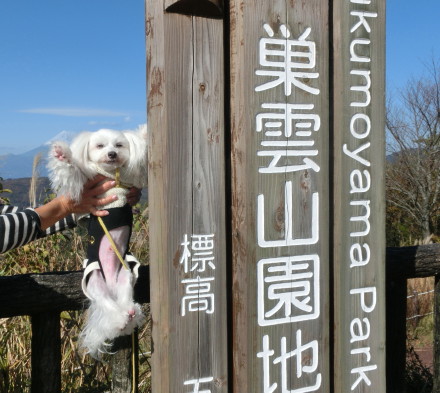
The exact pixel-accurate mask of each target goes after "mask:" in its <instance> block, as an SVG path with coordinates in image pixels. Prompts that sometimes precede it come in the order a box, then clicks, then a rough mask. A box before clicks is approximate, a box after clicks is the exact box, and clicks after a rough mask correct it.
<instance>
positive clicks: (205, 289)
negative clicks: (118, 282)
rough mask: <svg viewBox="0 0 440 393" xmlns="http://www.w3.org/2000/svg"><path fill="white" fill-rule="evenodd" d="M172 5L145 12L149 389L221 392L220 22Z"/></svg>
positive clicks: (152, 1) (153, 2)
mask: <svg viewBox="0 0 440 393" xmlns="http://www.w3.org/2000/svg"><path fill="white" fill-rule="evenodd" d="M170 3H177V2H172V1H171V2H170V1H169V0H165V1H157V0H147V5H146V9H147V16H146V28H147V68H148V76H147V81H148V130H149V134H150V141H149V203H150V228H151V231H150V261H151V318H152V337H153V345H152V389H153V391H154V392H155V393H177V392H179V393H180V392H192V391H211V392H213V393H214V392H216V393H217V392H227V389H228V369H227V367H228V365H227V311H226V302H227V290H226V270H227V266H226V248H227V247H226V240H225V239H226V233H225V231H226V229H225V227H226V222H225V168H224V167H225V164H224V162H225V152H224V138H225V130H224V128H225V125H224V86H225V81H224V68H223V63H224V55H223V53H224V47H223V20H221V19H211V18H207V17H203V18H202V17H195V16H193V15H182V14H180V13H179V14H178V13H170V12H165V11H164V10H165V8H166V7H169V6H170V5H172V4H170ZM182 3H186V4H188V5H189V4H191V3H192V2H182ZM203 3H206V2H203ZM211 3H212V2H211ZM215 3H217V4H219V3H220V2H218V1H217V2H215ZM181 5H182V6H184V5H185V4H181ZM184 8H185V7H184ZM178 11H179V12H181V13H185V14H191V10H190V9H189V10H188V9H180V10H178Z"/></svg>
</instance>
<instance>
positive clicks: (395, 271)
mask: <svg viewBox="0 0 440 393" xmlns="http://www.w3.org/2000/svg"><path fill="white" fill-rule="evenodd" d="M386 260H387V263H386V264H387V285H386V288H387V292H386V293H387V294H386V306H387V310H388V311H387V313H386V315H387V317H386V333H387V337H386V353H387V356H386V357H387V371H386V379H387V393H405V378H404V375H405V359H406V299H407V290H406V280H407V279H409V278H416V277H430V276H436V277H437V276H440V244H433V245H426V246H418V247H403V248H388V249H387V259H386ZM81 277H82V274H81V272H70V273H50V274H28V275H19V276H11V277H0V318H7V317H12V316H19V315H31V317H32V355H31V356H32V384H31V393H60V392H61V354H60V319H59V314H60V312H62V311H67V310H81V309H83V308H84V304H85V301H86V299H85V297H84V295H83V293H82V291H81V284H80V283H81ZM438 282H439V280H438V279H436V286H435V304H434V314H435V321H436V324H435V334H434V337H435V340H434V345H435V346H434V382H435V389H434V391H438V387H439V386H440V385H439V381H440V345H439V337H440V323H439V320H440V285H438ZM148 285H149V269H148V267H142V268H141V270H140V275H139V279H138V283H137V285H136V288H135V292H136V293H135V297H136V300H137V301H138V302H141V303H147V302H149V293H148ZM384 323H385V321H384ZM130 341H131V340H128V342H127V340H125V342H124V340H123V342H122V343H120V345H121V347H120V351H119V352H118V353H117V354H116V355H115V356H114V358H113V361H112V364H113V367H112V376H113V383H112V392H113V393H131V386H132V373H131V371H130V370H131V364H130V356H127V352H130V351H131V342H130ZM142 393H143V392H142ZM153 393H154V390H153Z"/></svg>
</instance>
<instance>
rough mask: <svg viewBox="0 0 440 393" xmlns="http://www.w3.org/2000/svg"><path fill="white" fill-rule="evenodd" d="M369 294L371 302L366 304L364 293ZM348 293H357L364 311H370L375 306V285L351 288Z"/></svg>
mask: <svg viewBox="0 0 440 393" xmlns="http://www.w3.org/2000/svg"><path fill="white" fill-rule="evenodd" d="M367 294H370V295H371V304H370V305H367V303H366V301H365V298H366V295H367ZM350 295H359V296H360V304H361V308H362V310H363V311H364V312H366V313H370V312H372V311H373V310H374V309H375V308H376V287H367V288H357V289H351V290H350Z"/></svg>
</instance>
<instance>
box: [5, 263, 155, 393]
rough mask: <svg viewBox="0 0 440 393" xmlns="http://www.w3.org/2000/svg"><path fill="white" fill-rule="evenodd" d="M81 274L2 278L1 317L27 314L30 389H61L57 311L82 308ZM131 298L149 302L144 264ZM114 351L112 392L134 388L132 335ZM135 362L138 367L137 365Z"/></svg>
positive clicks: (46, 392) (44, 392)
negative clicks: (30, 340) (29, 337)
mask: <svg viewBox="0 0 440 393" xmlns="http://www.w3.org/2000/svg"><path fill="white" fill-rule="evenodd" d="M81 279H82V272H60V273H46V274H26V275H17V276H10V277H0V299H1V302H0V318H8V317H14V316H22V315H29V316H30V317H31V323H32V344H31V367H32V371H31V392H32V393H60V392H61V338H60V313H61V312H62V311H71V310H83V309H85V307H86V303H87V299H86V297H85V296H84V294H83V292H82V290H81ZM135 299H136V301H137V302H139V303H149V301H150V294H149V268H148V266H142V267H141V268H140V269H139V278H138V281H137V283H136V286H135ZM136 344H137V343H136ZM114 350H115V351H116V354H115V355H113V356H112V392H113V393H137V392H133V391H132V386H133V383H134V384H135V385H136V386H137V380H136V379H137V375H136V373H133V372H132V364H131V356H130V354H131V353H132V352H131V351H132V339H131V336H128V337H121V338H119V339H117V340H116V341H115V346H114ZM135 350H136V346H135ZM133 366H134V367H135V370H137V364H135V365H133ZM133 378H134V381H133Z"/></svg>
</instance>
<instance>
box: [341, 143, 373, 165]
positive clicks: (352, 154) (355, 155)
mask: <svg viewBox="0 0 440 393" xmlns="http://www.w3.org/2000/svg"><path fill="white" fill-rule="evenodd" d="M370 145H371V143H370V142H367V143H365V144H363V145H362V146H360V147H358V148H357V149H356V150H353V151H350V150H348V147H347V144H344V146H342V150H343V152H344V153H345V154H346V155H347V156H349V157H351V158H353V159H354V160H356V161H357V162H359V163H361V164H362V165H365V166H371V163H370V161H368V160H366V159H365V158H362V157H361V156H359V153H361V152H362V151H364V150H365V149H368V148H369V147H370Z"/></svg>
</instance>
